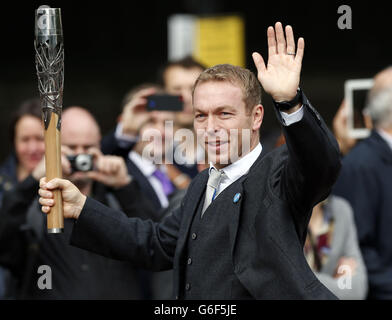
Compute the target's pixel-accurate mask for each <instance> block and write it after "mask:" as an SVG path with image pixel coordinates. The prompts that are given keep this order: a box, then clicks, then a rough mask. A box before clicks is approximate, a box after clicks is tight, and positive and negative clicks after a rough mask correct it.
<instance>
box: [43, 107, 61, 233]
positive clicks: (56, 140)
mask: <svg viewBox="0 0 392 320" xmlns="http://www.w3.org/2000/svg"><path fill="white" fill-rule="evenodd" d="M58 120H59V115H58V114H56V113H54V112H51V116H50V121H49V126H48V128H47V129H46V130H45V167H46V181H50V180H52V179H54V178H62V176H63V175H62V169H61V139H60V131H59V130H58V129H57V122H58ZM54 201H55V205H54V206H53V207H52V208H51V209H50V213H49V214H48V216H47V229H48V233H60V232H63V229H64V215H63V199H62V197H61V191H60V190H55V191H54Z"/></svg>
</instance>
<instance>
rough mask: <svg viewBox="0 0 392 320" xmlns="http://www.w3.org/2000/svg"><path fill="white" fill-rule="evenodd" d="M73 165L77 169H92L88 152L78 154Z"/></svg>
mask: <svg viewBox="0 0 392 320" xmlns="http://www.w3.org/2000/svg"><path fill="white" fill-rule="evenodd" d="M75 167H76V169H77V170H78V171H90V170H92V167H93V163H92V157H91V156H90V155H88V154H80V155H78V156H77V157H76V159H75Z"/></svg>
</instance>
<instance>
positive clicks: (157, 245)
mask: <svg viewBox="0 0 392 320" xmlns="http://www.w3.org/2000/svg"><path fill="white" fill-rule="evenodd" d="M181 215H182V205H181V207H180V208H178V209H177V210H175V211H174V212H173V214H171V215H169V216H167V217H165V218H164V219H163V220H162V221H161V222H160V223H159V224H158V223H155V222H153V221H151V220H141V219H140V218H129V217H127V216H126V215H125V214H124V213H123V212H120V211H117V210H113V209H110V208H108V207H106V206H104V205H103V204H101V203H99V202H97V201H95V200H93V199H91V198H87V201H86V203H85V206H84V208H83V210H82V212H81V214H80V216H79V218H78V220H76V221H75V224H74V227H73V230H72V235H71V244H72V245H74V246H77V247H80V248H82V249H86V250H89V251H92V252H95V253H97V254H100V255H103V256H106V257H109V258H114V259H118V260H125V261H129V262H131V263H132V265H134V266H135V267H140V268H144V269H149V270H152V271H161V270H168V269H171V268H172V266H173V257H174V253H175V248H176V243H177V238H178V233H179V228H180V223H181Z"/></svg>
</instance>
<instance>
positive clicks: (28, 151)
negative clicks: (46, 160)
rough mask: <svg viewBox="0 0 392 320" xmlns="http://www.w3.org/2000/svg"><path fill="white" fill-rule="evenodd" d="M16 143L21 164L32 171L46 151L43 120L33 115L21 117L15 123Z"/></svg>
mask: <svg viewBox="0 0 392 320" xmlns="http://www.w3.org/2000/svg"><path fill="white" fill-rule="evenodd" d="M14 144H15V152H16V156H17V158H18V163H19V165H21V166H22V167H24V168H25V169H26V170H27V171H28V172H32V171H33V170H34V168H35V167H36V166H37V164H38V163H39V162H40V161H41V159H42V156H43V155H44V152H45V144H44V130H43V128H42V123H41V120H40V119H38V118H36V117H33V116H23V117H22V118H20V119H19V121H18V122H17V123H16V125H15V140H14Z"/></svg>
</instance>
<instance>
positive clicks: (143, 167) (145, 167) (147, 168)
mask: <svg viewBox="0 0 392 320" xmlns="http://www.w3.org/2000/svg"><path fill="white" fill-rule="evenodd" d="M129 159H131V160H132V161H133V163H134V164H135V165H136V166H137V167H138V169H139V170H140V171H141V172H142V173H143V175H144V176H146V177H149V176H151V175H152V174H153V173H154V171H155V170H156V169H157V167H156V165H155V164H154V163H153V162H152V161H151V160H150V159H147V158H143V157H142V156H141V155H140V154H138V153H137V152H135V151H131V152H130V153H129Z"/></svg>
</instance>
